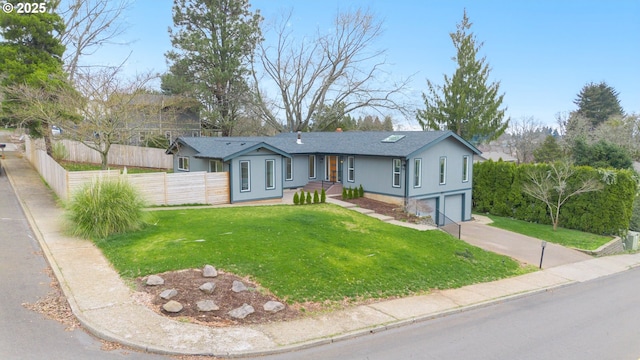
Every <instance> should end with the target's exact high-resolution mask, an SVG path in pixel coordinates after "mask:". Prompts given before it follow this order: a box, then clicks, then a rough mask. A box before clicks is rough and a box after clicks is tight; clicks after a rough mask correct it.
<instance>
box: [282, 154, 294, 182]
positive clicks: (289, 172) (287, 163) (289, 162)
mask: <svg viewBox="0 0 640 360" xmlns="http://www.w3.org/2000/svg"><path fill="white" fill-rule="evenodd" d="M284 171H285V175H284V179H285V180H293V159H292V158H284Z"/></svg>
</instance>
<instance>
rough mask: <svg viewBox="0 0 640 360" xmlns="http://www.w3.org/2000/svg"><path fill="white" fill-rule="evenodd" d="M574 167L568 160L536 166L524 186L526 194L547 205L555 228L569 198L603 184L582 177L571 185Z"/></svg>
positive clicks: (596, 189)
mask: <svg viewBox="0 0 640 360" xmlns="http://www.w3.org/2000/svg"><path fill="white" fill-rule="evenodd" d="M574 174H575V170H574V168H573V167H572V166H571V165H570V164H569V163H566V162H563V163H551V164H549V168H547V167H534V168H532V169H530V171H528V172H527V177H528V180H529V182H526V183H524V184H523V186H522V191H524V193H525V194H527V195H529V196H532V197H534V198H536V199H538V200H540V201H542V202H543V203H545V204H546V205H547V208H548V209H549V215H550V216H551V223H552V224H553V230H556V229H557V228H558V217H559V216H560V208H561V207H562V205H564V204H565V203H566V202H567V200H569V198H571V197H573V196H576V195H579V194H584V193H588V192H592V191H599V190H601V189H602V187H603V185H602V183H601V182H600V181H598V180H597V179H593V178H586V179H580V180H579V181H577V182H576V184H575V185H573V186H572V185H571V183H570V182H569V181H568V180H569V178H571V177H572V176H574Z"/></svg>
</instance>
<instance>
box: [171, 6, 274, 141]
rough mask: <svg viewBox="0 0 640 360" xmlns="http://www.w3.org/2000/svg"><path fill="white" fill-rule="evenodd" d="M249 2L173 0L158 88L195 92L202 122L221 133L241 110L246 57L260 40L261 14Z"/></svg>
mask: <svg viewBox="0 0 640 360" xmlns="http://www.w3.org/2000/svg"><path fill="white" fill-rule="evenodd" d="M249 8H250V5H249V2H248V0H212V1H205V0H174V5H173V23H174V25H175V30H173V29H170V30H169V36H170V38H171V44H172V45H173V46H174V49H173V50H171V51H169V52H167V54H166V57H167V60H168V61H169V63H170V64H171V65H170V71H171V72H170V73H169V74H166V75H165V76H163V78H162V82H163V85H162V87H163V90H164V91H165V92H167V93H172V94H175V93H180V94H183V95H185V93H184V92H185V91H186V92H187V94H186V95H192V96H194V97H195V98H197V99H198V100H199V101H200V103H201V104H202V109H201V116H202V118H203V120H204V124H205V126H206V127H208V128H209V129H214V130H217V131H220V132H221V133H222V135H223V136H231V135H232V132H233V127H234V125H235V124H236V122H237V121H238V119H239V117H240V116H241V112H242V104H244V103H245V102H246V100H247V94H248V93H249V86H248V85H247V81H246V77H247V76H248V75H249V74H250V71H249V63H250V59H251V57H252V55H253V52H254V50H255V49H256V46H257V45H258V43H259V42H260V41H261V40H262V32H261V30H260V22H261V21H262V17H261V16H260V13H259V11H256V12H255V13H253V12H251V11H250V10H249Z"/></svg>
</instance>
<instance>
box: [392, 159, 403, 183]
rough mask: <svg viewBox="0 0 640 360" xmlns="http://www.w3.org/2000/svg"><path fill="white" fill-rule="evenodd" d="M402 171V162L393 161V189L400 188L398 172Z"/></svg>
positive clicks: (398, 160)
mask: <svg viewBox="0 0 640 360" xmlns="http://www.w3.org/2000/svg"><path fill="white" fill-rule="evenodd" d="M401 170H402V160H400V159H393V187H400V171H401Z"/></svg>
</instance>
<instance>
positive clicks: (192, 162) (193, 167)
mask: <svg viewBox="0 0 640 360" xmlns="http://www.w3.org/2000/svg"><path fill="white" fill-rule="evenodd" d="M195 154H196V152H195V151H194V150H193V149H191V148H190V147H188V146H184V147H182V148H181V149H180V153H179V154H176V155H174V156H173V172H175V173H181V172H184V171H183V170H180V169H178V158H180V157H187V158H189V171H190V172H192V171H209V160H208V159H199V158H196V157H195V156H194V155H195Z"/></svg>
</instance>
